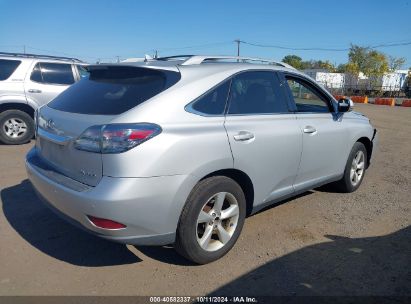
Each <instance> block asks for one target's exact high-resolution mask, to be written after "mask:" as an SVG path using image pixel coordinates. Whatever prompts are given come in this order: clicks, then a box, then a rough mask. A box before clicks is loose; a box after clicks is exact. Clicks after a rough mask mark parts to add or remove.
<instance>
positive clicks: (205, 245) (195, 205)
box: [175, 176, 246, 264]
mask: <svg viewBox="0 0 411 304" xmlns="http://www.w3.org/2000/svg"><path fill="white" fill-rule="evenodd" d="M245 213H246V202H245V197H244V193H243V191H242V189H241V187H240V186H239V185H238V184H237V183H236V182H235V181H234V180H232V179H230V178H228V177H225V176H214V177H210V178H207V179H204V180H202V181H200V182H199V183H198V184H197V185H196V186H195V187H194V189H193V191H192V192H191V194H190V196H189V198H188V199H187V202H186V205H185V207H184V209H183V211H182V213H181V217H180V221H179V225H178V229H177V237H176V243H175V249H176V250H177V251H178V252H179V253H180V254H181V255H183V256H184V257H186V258H187V259H189V260H191V261H193V262H195V263H198V264H206V263H209V262H212V261H215V260H217V259H219V258H221V257H222V256H224V255H225V254H226V253H227V252H228V251H229V250H230V249H231V248H232V247H233V246H234V244H235V242H236V241H237V239H238V237H239V235H240V232H241V230H242V227H243V224H244V219H245Z"/></svg>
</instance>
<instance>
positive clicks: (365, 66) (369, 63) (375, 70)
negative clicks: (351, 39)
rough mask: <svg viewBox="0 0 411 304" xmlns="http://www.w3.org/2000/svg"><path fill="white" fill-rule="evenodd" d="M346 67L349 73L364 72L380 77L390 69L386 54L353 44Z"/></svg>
mask: <svg viewBox="0 0 411 304" xmlns="http://www.w3.org/2000/svg"><path fill="white" fill-rule="evenodd" d="M345 68H346V71H347V72H348V73H351V74H354V75H357V74H358V73H359V72H363V73H364V75H366V76H369V77H378V76H382V75H384V73H386V72H388V71H389V63H388V59H387V56H386V55H385V54H383V53H381V52H378V51H376V50H373V49H370V48H368V47H361V46H358V45H353V44H352V45H351V48H350V51H349V53H348V63H347V64H346V66H345Z"/></svg>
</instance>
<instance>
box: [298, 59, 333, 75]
mask: <svg viewBox="0 0 411 304" xmlns="http://www.w3.org/2000/svg"><path fill="white" fill-rule="evenodd" d="M303 66H305V68H306V69H322V70H326V71H327V72H330V73H334V72H336V70H337V69H336V67H335V66H334V65H333V64H332V63H331V62H329V61H328V60H326V61H322V60H310V61H303Z"/></svg>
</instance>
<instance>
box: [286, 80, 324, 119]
mask: <svg viewBox="0 0 411 304" xmlns="http://www.w3.org/2000/svg"><path fill="white" fill-rule="evenodd" d="M286 79H287V83H288V86H289V87H290V90H291V93H292V94H293V97H294V101H295V104H296V106H297V111H298V112H321V113H323V112H330V109H329V107H328V103H327V101H326V100H324V99H325V98H324V97H322V96H321V95H320V94H319V93H318V92H317V91H316V90H315V89H314V88H312V87H311V86H310V85H309V84H307V83H305V82H304V81H302V80H299V79H296V78H292V77H286Z"/></svg>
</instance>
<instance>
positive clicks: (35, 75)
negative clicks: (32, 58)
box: [30, 63, 43, 82]
mask: <svg viewBox="0 0 411 304" xmlns="http://www.w3.org/2000/svg"><path fill="white" fill-rule="evenodd" d="M30 80H32V81H35V82H43V77H42V76H41V70H40V63H37V64H36V65H35V66H34V68H33V71H32V72H31V75H30Z"/></svg>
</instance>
